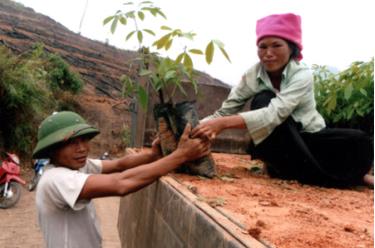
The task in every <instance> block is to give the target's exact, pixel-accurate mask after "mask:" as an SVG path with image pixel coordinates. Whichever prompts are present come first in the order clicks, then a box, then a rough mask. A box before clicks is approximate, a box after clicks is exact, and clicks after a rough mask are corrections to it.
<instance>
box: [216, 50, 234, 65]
mask: <svg viewBox="0 0 375 248" xmlns="http://www.w3.org/2000/svg"><path fill="white" fill-rule="evenodd" d="M219 49H220V51H221V53H222V54H223V55H224V57H225V58H226V59H227V60H228V61H229V62H230V63H232V61H230V58H229V55H228V54H227V52H226V51H225V49H224V48H222V47H219Z"/></svg>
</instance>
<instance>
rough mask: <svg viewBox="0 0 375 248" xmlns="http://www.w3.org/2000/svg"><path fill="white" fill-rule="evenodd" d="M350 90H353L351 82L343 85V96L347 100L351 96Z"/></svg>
mask: <svg viewBox="0 0 375 248" xmlns="http://www.w3.org/2000/svg"><path fill="white" fill-rule="evenodd" d="M352 92H353V85H352V84H348V85H347V86H346V87H345V90H344V98H345V99H346V100H349V98H350V97H351V96H352Z"/></svg>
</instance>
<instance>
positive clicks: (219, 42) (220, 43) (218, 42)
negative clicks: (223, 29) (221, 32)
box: [212, 40, 224, 48]
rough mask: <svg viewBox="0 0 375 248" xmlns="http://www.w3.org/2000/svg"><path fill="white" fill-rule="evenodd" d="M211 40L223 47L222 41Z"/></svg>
mask: <svg viewBox="0 0 375 248" xmlns="http://www.w3.org/2000/svg"><path fill="white" fill-rule="evenodd" d="M212 42H213V43H214V44H215V45H217V46H218V47H221V48H223V47H224V43H223V42H221V41H220V40H212Z"/></svg>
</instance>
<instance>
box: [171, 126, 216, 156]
mask: <svg viewBox="0 0 375 248" xmlns="http://www.w3.org/2000/svg"><path fill="white" fill-rule="evenodd" d="M190 133H191V125H190V123H188V124H186V126H185V129H184V133H183V134H182V135H181V138H180V141H179V142H178V146H177V150H176V151H177V152H180V153H182V154H183V156H184V157H185V158H186V160H187V161H190V160H195V159H198V158H200V157H203V156H206V155H208V154H209V153H210V142H209V140H208V139H201V138H190Z"/></svg>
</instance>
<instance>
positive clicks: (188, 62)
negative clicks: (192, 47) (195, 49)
mask: <svg viewBox="0 0 375 248" xmlns="http://www.w3.org/2000/svg"><path fill="white" fill-rule="evenodd" d="M184 66H185V67H186V68H187V69H188V71H189V72H190V73H191V71H192V70H193V60H192V59H191V57H190V56H189V54H187V53H185V55H184Z"/></svg>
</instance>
